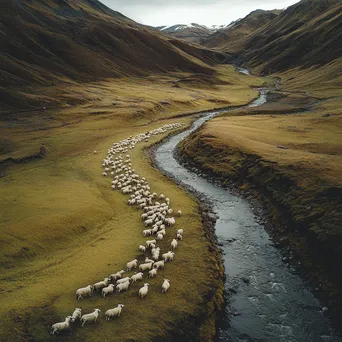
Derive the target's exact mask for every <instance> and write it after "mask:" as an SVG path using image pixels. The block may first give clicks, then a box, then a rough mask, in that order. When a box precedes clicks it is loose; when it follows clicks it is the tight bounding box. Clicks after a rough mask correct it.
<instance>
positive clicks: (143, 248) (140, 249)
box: [139, 245, 146, 253]
mask: <svg viewBox="0 0 342 342" xmlns="http://www.w3.org/2000/svg"><path fill="white" fill-rule="evenodd" d="M139 251H140V252H143V253H144V252H146V247H145V246H143V245H140V246H139Z"/></svg>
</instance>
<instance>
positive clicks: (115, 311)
mask: <svg viewBox="0 0 342 342" xmlns="http://www.w3.org/2000/svg"><path fill="white" fill-rule="evenodd" d="M123 307H124V305H123V304H118V306H117V307H116V308H114V309H109V310H107V311H106V313H105V316H106V321H109V320H110V319H111V318H113V317H120V315H121V311H122V308H123Z"/></svg>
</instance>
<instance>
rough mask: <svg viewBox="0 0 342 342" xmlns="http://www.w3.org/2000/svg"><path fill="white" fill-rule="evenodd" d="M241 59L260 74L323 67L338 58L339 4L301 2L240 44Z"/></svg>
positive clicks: (335, 0)
mask: <svg viewBox="0 0 342 342" xmlns="http://www.w3.org/2000/svg"><path fill="white" fill-rule="evenodd" d="M244 48H245V52H244V53H243V58H244V59H245V60H246V61H247V62H248V64H249V65H250V66H252V67H256V68H258V70H259V71H261V72H263V73H272V72H277V71H284V70H287V69H290V68H294V67H298V66H300V67H304V68H308V67H311V66H313V65H325V64H327V63H330V62H331V61H333V60H335V59H337V58H339V57H342V2H341V1H339V0H318V1H317V0H303V1H301V2H300V3H298V4H296V5H293V6H291V7H289V8H288V9H287V10H286V11H284V12H283V13H282V14H280V15H279V17H277V18H276V19H274V20H273V21H272V22H270V23H269V24H267V25H265V26H264V27H263V28H262V29H260V30H258V31H257V32H255V33H254V34H252V35H250V36H249V37H248V39H247V40H246V41H245V44H244Z"/></svg>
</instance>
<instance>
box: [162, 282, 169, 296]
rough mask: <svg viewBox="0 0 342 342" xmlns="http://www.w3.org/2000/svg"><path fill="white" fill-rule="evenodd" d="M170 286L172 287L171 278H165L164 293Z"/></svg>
mask: <svg viewBox="0 0 342 342" xmlns="http://www.w3.org/2000/svg"><path fill="white" fill-rule="evenodd" d="M169 288H170V280H169V279H164V282H163V285H162V293H166V292H167V290H168V289H169Z"/></svg>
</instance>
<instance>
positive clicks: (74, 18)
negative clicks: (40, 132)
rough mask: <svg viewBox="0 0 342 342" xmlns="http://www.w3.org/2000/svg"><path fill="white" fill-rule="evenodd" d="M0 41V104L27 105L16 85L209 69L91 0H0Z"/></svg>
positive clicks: (204, 71)
mask: <svg viewBox="0 0 342 342" xmlns="http://www.w3.org/2000/svg"><path fill="white" fill-rule="evenodd" d="M14 17H15V18H16V20H13V18H14ZM0 45H1V51H0V73H1V81H0V82H1V83H0V102H1V103H2V108H4V107H8V108H10V107H18V106H19V107H26V106H27V105H28V103H27V101H26V100H23V98H22V96H21V95H20V94H19V93H18V91H19V89H22V87H25V89H27V88H28V87H29V88H30V89H32V88H33V87H35V86H36V85H44V86H46V85H52V84H55V83H56V82H60V81H66V80H81V81H89V80H96V79H100V78H105V77H120V76H129V75H134V76H144V75H147V74H149V73H156V72H157V73H158V72H168V71H186V72H196V73H204V74H211V73H212V72H213V71H212V70H211V68H210V67H208V66H207V65H206V64H205V63H203V62H202V61H201V60H199V59H195V58H194V57H193V56H189V55H187V54H186V53H184V52H183V51H182V50H180V49H179V48H177V47H175V46H174V45H172V44H171V43H170V42H169V41H168V40H167V39H166V38H165V37H164V36H163V35H161V34H159V33H154V32H151V31H150V30H149V29H147V28H145V27H142V26H141V25H138V24H136V23H135V22H134V21H132V20H130V19H128V18H126V17H125V16H123V15H122V14H120V13H118V12H115V11H113V10H110V9H109V8H107V7H106V6H104V5H103V4H101V3H100V2H99V1H97V0H73V1H71V0H58V1H52V0H47V1H42V0H22V1H14V0H4V1H3V2H2V6H1V9H0ZM199 56H200V54H199ZM205 58H206V59H207V56H206V57H205ZM32 91H33V90H32Z"/></svg>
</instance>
